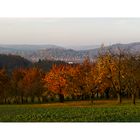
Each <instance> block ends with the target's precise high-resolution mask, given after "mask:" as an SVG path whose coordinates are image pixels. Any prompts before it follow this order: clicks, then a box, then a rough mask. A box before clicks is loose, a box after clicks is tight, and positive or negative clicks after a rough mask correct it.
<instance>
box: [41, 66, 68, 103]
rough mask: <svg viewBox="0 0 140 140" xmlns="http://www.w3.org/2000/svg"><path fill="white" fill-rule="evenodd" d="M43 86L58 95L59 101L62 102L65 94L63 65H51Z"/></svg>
mask: <svg viewBox="0 0 140 140" xmlns="http://www.w3.org/2000/svg"><path fill="white" fill-rule="evenodd" d="M44 83H45V87H47V89H49V90H51V91H52V92H53V93H55V94H57V95H59V99H60V102H64V95H65V94H66V89H65V87H66V73H65V67H64V66H63V65H61V66H59V67H57V66H55V65H54V66H53V67H52V69H51V71H50V72H49V73H47V74H46V76H45V78H44Z"/></svg>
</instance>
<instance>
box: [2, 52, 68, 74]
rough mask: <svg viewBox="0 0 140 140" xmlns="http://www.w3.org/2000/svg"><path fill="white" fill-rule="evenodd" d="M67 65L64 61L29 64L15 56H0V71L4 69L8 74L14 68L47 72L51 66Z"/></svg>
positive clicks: (27, 61)
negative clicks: (31, 68)
mask: <svg viewBox="0 0 140 140" xmlns="http://www.w3.org/2000/svg"><path fill="white" fill-rule="evenodd" d="M54 64H55V65H61V64H63V65H67V63H66V62H64V61H53V60H39V61H38V62H35V63H33V62H30V61H29V60H27V59H25V58H23V57H21V56H17V55H11V54H9V55H6V54H0V69H1V68H5V69H6V70H7V71H8V72H9V73H10V72H12V71H13V69H16V68H29V67H38V68H40V69H42V70H44V71H46V72H47V71H49V70H50V69H51V68H52V66H53V65H54Z"/></svg>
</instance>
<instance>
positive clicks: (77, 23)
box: [0, 18, 140, 47]
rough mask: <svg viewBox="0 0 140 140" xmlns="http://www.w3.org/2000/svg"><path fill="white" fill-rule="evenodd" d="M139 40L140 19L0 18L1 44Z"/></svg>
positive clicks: (73, 43)
mask: <svg viewBox="0 0 140 140" xmlns="http://www.w3.org/2000/svg"><path fill="white" fill-rule="evenodd" d="M139 41H140V18H0V44H55V45H62V46H65V47H67V46H81V45H96V44H102V43H104V44H106V45H108V44H113V43H129V42H139Z"/></svg>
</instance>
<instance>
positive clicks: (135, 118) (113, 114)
mask: <svg viewBox="0 0 140 140" xmlns="http://www.w3.org/2000/svg"><path fill="white" fill-rule="evenodd" d="M0 122H140V102H139V101H137V104H136V105H132V104H131V101H124V102H123V103H122V104H121V105H117V104H116V101H95V104H93V105H91V103H90V101H78V102H66V103H50V104H34V105H0Z"/></svg>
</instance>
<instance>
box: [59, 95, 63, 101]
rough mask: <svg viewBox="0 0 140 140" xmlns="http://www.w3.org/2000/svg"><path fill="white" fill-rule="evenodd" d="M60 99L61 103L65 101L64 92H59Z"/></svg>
mask: <svg viewBox="0 0 140 140" xmlns="http://www.w3.org/2000/svg"><path fill="white" fill-rule="evenodd" d="M59 100H60V102H61V103H63V102H64V95H63V94H59Z"/></svg>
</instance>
